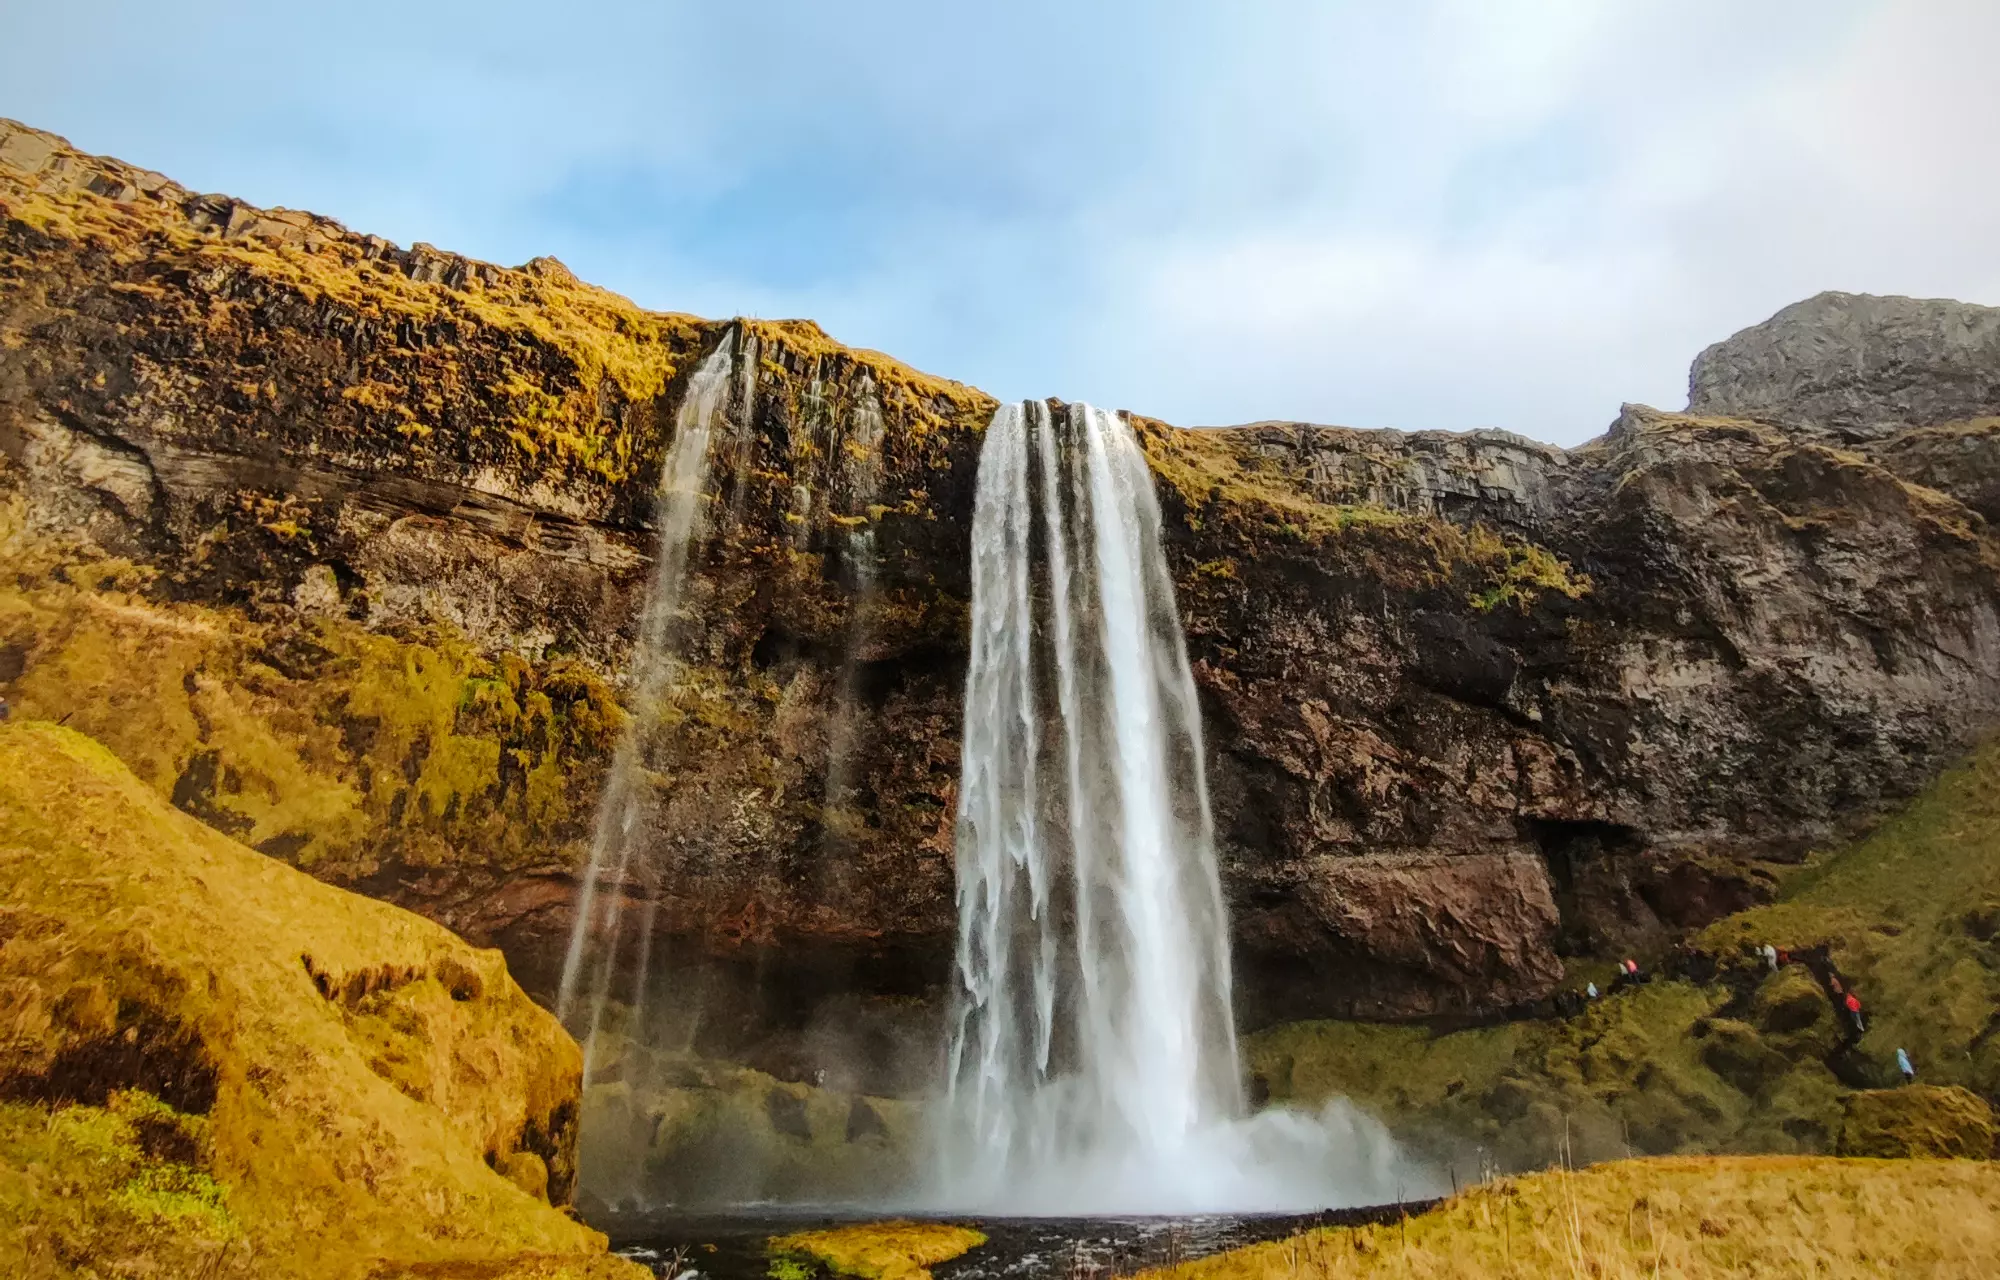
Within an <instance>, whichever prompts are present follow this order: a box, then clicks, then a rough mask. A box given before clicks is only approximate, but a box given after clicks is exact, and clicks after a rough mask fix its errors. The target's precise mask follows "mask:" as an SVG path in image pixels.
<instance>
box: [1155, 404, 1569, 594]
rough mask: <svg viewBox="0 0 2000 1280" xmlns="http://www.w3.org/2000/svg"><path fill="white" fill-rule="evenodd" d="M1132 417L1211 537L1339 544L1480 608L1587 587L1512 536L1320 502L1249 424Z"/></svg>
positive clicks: (1388, 573) (1323, 547)
mask: <svg viewBox="0 0 2000 1280" xmlns="http://www.w3.org/2000/svg"><path fill="white" fill-rule="evenodd" d="M1133 424H1134V427H1135V428H1136V429H1137V430H1138V432H1139V437H1140V440H1141V441H1142V442H1143V444H1144V445H1145V449H1146V456H1147V459H1148V461H1149V462H1150V463H1151V465H1152V468H1153V471H1154V473H1155V475H1157V476H1158V478H1159V479H1160V480H1161V481H1163V482H1164V483H1165V484H1166V485H1167V486H1168V487H1169V489H1170V490H1171V491H1172V492H1173V493H1174V494H1175V495H1176V496H1177V498H1178V500H1179V503H1180V505H1181V506H1182V508H1183V509H1184V510H1185V512H1186V516H1185V519H1186V521H1187V523H1188V524H1189V526H1190V527H1191V529H1193V530H1196V531H1206V532H1207V533H1208V534H1209V535H1210V536H1211V537H1214V536H1216V535H1221V536H1225V537H1227V536H1232V535H1233V536H1234V537H1235V538H1237V539H1240V540H1241V541H1242V542H1243V543H1245V544H1246V545H1248V546H1250V547H1252V548H1255V547H1260V546H1266V545H1272V544H1275V545H1276V546H1277V547H1279V548H1281V549H1282V548H1284V547H1286V546H1291V547H1295V548H1298V549H1301V550H1308V551H1313V552H1319V553H1322V554H1324V553H1329V552H1334V551H1337V552H1338V556H1330V557H1328V558H1335V559H1354V560H1358V561H1359V562H1360V563H1361V564H1363V565H1365V567H1366V570H1367V572H1368V573H1369V574H1370V576H1372V577H1374V578H1375V579H1377V580H1378V581H1380V582H1382V583H1383V584H1384V585H1387V586H1391V587H1398V588H1402V589H1425V588H1437V587H1448V588H1451V589H1454V590H1457V591H1459V592H1461V593H1462V594H1463V595H1464V598H1465V600H1466V602H1467V603H1468V604H1470V605H1471V606H1472V607H1473V608H1474V609H1476V610H1478V611H1480V612H1490V611H1491V610H1493V609H1496V608H1499V607H1500V606H1502V605H1508V606H1512V607H1514V608H1517V609H1519V610H1522V611H1524V612H1525V611H1526V610H1527V609H1529V608H1531V607H1532V606H1533V605H1534V603H1535V600H1536V599H1537V597H1539V596H1540V595H1541V594H1543V593H1544V592H1556V593H1558V594H1560V595H1563V596H1566V597H1568V598H1570V599H1572V600H1574V599H1578V598H1580V597H1582V596H1584V595H1587V594H1589V592H1590V590H1591V581H1590V579H1589V577H1588V576H1587V575H1584V574H1580V573H1577V572H1575V571H1574V570H1573V569H1572V568H1571V566H1570V564H1569V562H1568V561H1566V560H1564V559H1563V558H1562V557H1561V556H1559V555H1557V554H1555V553H1554V552H1552V551H1550V550H1549V549H1548V548H1546V547H1543V546H1541V545H1539V544H1537V543H1534V542H1531V541H1529V540H1527V539H1525V538H1523V537H1521V536H1520V535H1518V534H1514V533H1504V532H1501V531H1499V530H1496V529H1494V528H1492V527H1491V526H1490V525H1487V524H1484V523H1480V522H1476V521H1475V522H1473V523H1472V524H1470V525H1465V526H1462V525H1459V524H1456V523H1453V522H1452V521H1450V520H1446V519H1443V518H1441V517H1437V516H1431V515H1413V514H1410V513H1407V512H1402V511H1396V510H1392V509H1390V508H1388V507H1385V506H1382V505H1380V504H1379V503H1376V502H1372V501H1361V502H1333V501H1328V500H1326V497H1325V496H1322V495H1320V494H1317V493H1315V492H1314V490H1313V487H1312V483H1311V478H1310V476H1309V474H1308V472H1309V470H1310V469H1309V468H1308V467H1306V466H1304V465H1302V464H1295V463H1292V462H1290V461H1288V460H1286V459H1284V458H1272V457H1267V456H1265V455H1264V453H1262V452H1260V451H1259V447H1258V445H1259V441H1258V438H1257V436H1256V435H1255V434H1254V432H1253V430H1252V429H1251V428H1242V427H1225V428H1201V429H1193V430H1190V429H1183V428H1176V427H1172V426H1168V425H1167V424H1166V423H1163V422H1156V421H1154V420H1152V419H1147V418H1138V417H1134V418H1133ZM1218 563H1220V562H1216V561H1208V562H1205V564H1204V566H1203V567H1204V568H1206V567H1208V566H1210V565H1216V564H1218ZM1209 576H1211V577H1213V576H1233V575H1223V574H1216V573H1214V572H1213V571H1211V572H1210V574H1209Z"/></svg>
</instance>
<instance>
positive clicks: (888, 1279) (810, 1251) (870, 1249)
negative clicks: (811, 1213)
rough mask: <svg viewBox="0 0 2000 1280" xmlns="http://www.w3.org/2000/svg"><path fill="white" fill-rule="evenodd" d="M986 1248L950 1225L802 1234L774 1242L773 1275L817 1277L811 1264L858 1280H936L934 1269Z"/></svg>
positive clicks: (972, 1233)
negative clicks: (814, 1263) (969, 1252)
mask: <svg viewBox="0 0 2000 1280" xmlns="http://www.w3.org/2000/svg"><path fill="white" fill-rule="evenodd" d="M985 1243H986V1236H985V1233H983V1232H981V1231H978V1230H975V1229H974V1228H972V1227H964V1226H955V1225H953V1224H951V1223H945V1222H909V1221H902V1220H897V1221H891V1222H866V1223H858V1224H856V1225H854V1226H847V1227H835V1228H832V1229H831V1230H827V1231H801V1232H797V1233H795V1234H792V1235H787V1236H778V1237H775V1238H773V1239H772V1241H771V1257H772V1265H771V1275H772V1276H773V1277H776V1278H777V1280H791V1278H792V1277H793V1276H795V1275H799V1274H803V1275H810V1274H812V1268H811V1267H809V1266H807V1265H803V1263H804V1260H806V1259H810V1260H812V1261H814V1262H817V1263H819V1264H821V1265H822V1266H824V1267H825V1268H826V1270H828V1271H831V1272H832V1273H833V1274H834V1275H837V1276H853V1277H856V1280H930V1275H931V1273H930V1268H931V1267H934V1266H936V1265H937V1264H938V1263H940V1262H949V1261H950V1260H951V1259H953V1258H956V1257H958V1256H959V1255H960V1254H962V1253H964V1252H966V1251H967V1250H968V1249H976V1248H978V1247H979V1246H980V1245H982V1244H985Z"/></svg>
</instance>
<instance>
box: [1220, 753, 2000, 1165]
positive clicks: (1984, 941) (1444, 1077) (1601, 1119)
mask: <svg viewBox="0 0 2000 1280" xmlns="http://www.w3.org/2000/svg"><path fill="white" fill-rule="evenodd" d="M1766 942H1769V943H1771V944H1773V945H1775V946H1781V947H1785V948H1788V949H1794V950H1802V949H1806V948H1810V947H1817V946H1822V945H1823V946H1826V947H1827V948H1828V949H1829V952H1830V954H1831V956H1832V958H1833V960H1834V962H1835V963H1836V965H1837V966H1838V967H1839V969H1840V970H1841V971H1842V972H1844V973H1845V974H1846V975H1847V976H1848V979H1849V981H1850V982H1851V983H1852V985H1853V986H1854V988H1855V990H1857V991H1858V992H1859V993H1860V995H1861V997H1862V999H1863V1001H1864V1008H1865V1011H1866V1012H1867V1014H1868V1016H1869V1017H1870V1019H1871V1021H1870V1023H1869V1027H1868V1032H1867V1034H1866V1035H1865V1036H1864V1037H1862V1038H1861V1039H1860V1042H1859V1044H1858V1045H1855V1046H1849V1045H1848V1044H1847V1043H1846V1040H1847V1037H1846V1036H1845V1034H1844V1028H1843V1024H1842V1023H1841V1022H1840V1021H1839V1019H1838V1018H1837V1017H1836V1014H1835V1010H1834V1009H1833V1007H1832V1005H1831V1003H1830V1002H1829V1000H1828V998H1827V995H1826V993H1825V991H1824V990H1823V989H1822V988H1821V986H1820V984H1819V982H1818V981H1817V980H1816V979H1815V978H1813V977H1812V976H1811V975H1810V974H1809V973H1808V972H1807V971H1806V970H1805V969H1804V968H1803V967H1802V966H1789V967H1787V968H1786V969H1784V970H1781V971H1779V972H1778V973H1776V974H1768V975H1767V974H1766V973H1764V971H1763V969H1762V967H1761V964H1760V962H1759V961H1758V960H1757V959H1756V956H1755V954H1754V952H1755V948H1757V947H1759V946H1761V945H1763V944H1764V943H1766ZM1696 944H1697V946H1698V948H1699V949H1700V951H1701V952H1703V953H1707V954H1712V955H1713V956H1714V957H1715V958H1716V961H1717V963H1718V964H1719V966H1720V973H1719V975H1718V978H1717V980H1716V981H1715V982H1713V983H1710V984H1707V985H1704V984H1700V983H1696V982H1692V981H1673V980H1667V979H1664V978H1663V979H1658V980H1655V981H1653V982H1651V983H1649V984H1647V985H1644V986H1641V987H1637V988H1633V989H1628V990H1624V991H1618V992H1614V993H1611V994H1608V995H1606V996H1605V997H1604V998H1602V999H1600V1000H1598V1001H1595V1002H1593V1003H1592V1004H1590V1005H1589V1006H1588V1007H1587V1009H1586V1010H1585V1011H1584V1012H1583V1013H1582V1014H1581V1015H1579V1016H1577V1017H1574V1018H1567V1019H1549V1020H1529V1021H1520V1022H1513V1023H1507V1024H1502V1025H1498V1026H1492V1027H1481V1028H1474V1029H1470V1030H1461V1031H1453V1032H1448V1033H1442V1034H1440V1033H1434V1032H1432V1031H1430V1030H1428V1029H1426V1028H1423V1027H1415V1026H1385V1025H1370V1024H1363V1023H1344V1022H1313V1023H1296V1024H1291V1025H1287V1026H1281V1027H1276V1028H1272V1029H1270V1030H1267V1031H1264V1032H1261V1033H1259V1034H1257V1035H1255V1036H1252V1037H1250V1038H1249V1039H1248V1041H1247V1043H1246V1053H1247V1057H1248V1061H1249V1066H1250V1069H1251V1070H1252V1071H1253V1072H1254V1073H1256V1074H1257V1075H1258V1076H1260V1077H1262V1078H1263V1079H1264V1081H1265V1082H1266V1083H1267V1084H1268V1085H1269V1087H1270V1089H1271V1094H1272V1096H1273V1097H1274V1098H1275V1099H1278V1100H1295V1101H1299V1102H1303V1103H1308V1104H1312V1103H1317V1102H1319V1101H1320V1100H1322V1099H1324V1098H1325V1097H1328V1096H1331V1095H1334V1094H1345V1095H1347V1096H1349V1097H1352V1098H1353V1099H1355V1100H1356V1101H1357V1102H1359V1103H1361V1104H1362V1105H1364V1106H1366V1107H1369V1108H1371V1109H1372V1110H1374V1111H1376V1112H1377V1113H1378V1114H1379V1115H1380V1116H1381V1117H1382V1118H1383V1119H1384V1120H1385V1121H1387V1122H1388V1123H1390V1125H1391V1126H1392V1127H1394V1128H1396V1129H1397V1130H1398V1131H1399V1132H1401V1133H1403V1134H1404V1135H1405V1136H1407V1137H1410V1138H1412V1139H1413V1140H1415V1141H1417V1142H1419V1143H1420V1144H1421V1145H1424V1146H1426V1147H1427V1148H1429V1149H1430V1150H1431V1151H1432V1152H1433V1153H1434V1154H1436V1155H1438V1156H1439V1157H1440V1158H1444V1159H1448V1160H1450V1161H1452V1162H1453V1163H1454V1164H1455V1165H1456V1166H1457V1167H1459V1168H1461V1169H1472V1168H1476V1167H1478V1166H1482V1165H1484V1164H1488V1163H1490V1164H1492V1165H1495V1166H1497V1167H1499V1168H1503V1169H1507V1168H1516V1169H1518V1168H1534V1167H1538V1166H1542V1165H1546V1164H1548V1163H1550V1162H1551V1161H1553V1160H1555V1159H1557V1158H1558V1156H1559V1155H1560V1154H1561V1152H1562V1151H1563V1150H1564V1148H1565V1144H1566V1145H1567V1149H1568V1150H1569V1152H1570V1153H1571V1154H1572V1155H1573V1156H1574V1157H1575V1158H1577V1159H1581V1160H1606V1159H1614V1158H1617V1157H1620V1156H1624V1155H1630V1154H1642V1155H1646V1154H1656V1155H1664V1154H1673V1153H1697V1152H1746V1153H1747V1152H1779V1153H1816V1152H1821V1153H1833V1152H1835V1151H1842V1150H1856V1151H1862V1152H1869V1153H1888V1152H1890V1151H1895V1150H1901V1151H1910V1152H1926V1151H1935V1150H1937V1145H1936V1143H1937V1139H1936V1137H1935V1135H1936V1134H1937V1133H1939V1132H1943V1131H1950V1132H1952V1133H1959V1134H1963V1133H1967V1132H1974V1131H1977V1130H1978V1127H1979V1125H1980V1123H1982V1122H1983V1123H1986V1124H1989V1125H1990V1124H1991V1112H1990V1110H1988V1107H1987V1101H1984V1100H1982V1099H1986V1100H1990V1099H1991V1098H1992V1097H1993V1096H1994V1095H1995V1093H1996V1092H2000V1046H1996V1045H1995V1044H1994V1043H1993V1036H1992V1031H1993V1029H1994V1028H1995V1026H1996V1025H2000V1013H1996V1010H2000V743H1992V744H1988V745H1987V746H1985V747H1983V748H1982V749H1980V750H1979V751H1976V752H1974V753H1973V754H1972V755H1971V756H1970V757H1969V758H1968V759H1967V760H1966V761H1964V762H1963V763H1962V764H1960V765H1959V766H1957V767H1956V768H1954V769H1952V770H1950V771H1948V772H1947V773H1946V774H1945V775H1944V776H1943V777H1941V778H1940V779H1939V780H1938V782H1937V783H1936V784H1935V785H1934V786H1933V787H1931V788H1930V789H1929V790H1928V791H1926V792H1925V793H1924V794H1923V795H1922V796H1920V797H1918V798H1917V799H1916V800H1915V801H1914V802H1912V803H1911V804H1910V805H1909V806H1908V807H1907V808H1906V809H1905V810H1904V811H1903V812H1901V813H1899V814H1897V815H1896V816H1894V817H1892V818H1890V819H1889V820H1888V821H1886V822H1884V823H1883V824H1882V825H1881V826H1880V827H1879V828H1878V829H1877V830H1876V831H1875V832H1874V833H1872V834H1871V835H1869V836H1868V837H1867V838H1865V839H1863V840H1860V841H1858V842H1856V843H1855V844H1853V845H1851V846H1848V847H1846V848H1844V849H1841V850H1838V851H1836V852H1833V853H1830V854H1828V855H1825V856H1823V857H1821V858H1819V859H1817V860H1815V861H1813V862H1811V863H1810V864H1809V865H1808V866H1807V867H1805V868H1804V869H1803V870H1802V871H1801V872H1799V873H1798V874H1796V875H1795V877H1794V878H1793V879H1792V880H1791V881H1789V882H1788V883H1787V884H1785V885H1784V886H1783V887H1782V888H1781V890H1780V893H1779V897H1778V900H1777V901H1776V902H1775V903H1773V904H1771V905H1769V906H1765V907H1758V908H1754V909H1752V910H1750V911H1746V912H1743V913H1741V914H1739V915H1736V916H1732V917H1730V918H1728V919H1726V920H1724V921H1722V922H1720V923H1718V924H1716V925H1714V926H1713V927H1711V928H1710V929H1708V930H1707V931H1706V932H1705V933H1704V934H1702V935H1701V936H1700V937H1699V938H1697V939H1696ZM1579 981H1580V979H1579ZM1599 981H1600V982H1601V981H1602V978H1601V977H1600V978H1599ZM1898 1047H1902V1048H1906V1049H1907V1050H1908V1051H1909V1052H1910V1054H1911V1055H1912V1057H1913V1058H1914V1059H1915V1060H1916V1062H1917V1063H1918V1070H1919V1072H1920V1074H1921V1077H1922V1079H1923V1080H1925V1081H1927V1082H1935V1083H1938V1084H1948V1085H1962V1086H1964V1087H1965V1089H1967V1090H1970V1092H1969V1093H1959V1092H1954V1093H1951V1094H1945V1093H1942V1092H1939V1093H1935V1094H1933V1093H1928V1092H1925V1091H1921V1090H1920V1091H1916V1092H1913V1093H1910V1094H1909V1095H1908V1097H1907V1098H1906V1099H1904V1101H1903V1102H1901V1103H1896V1104H1893V1105H1890V1104H1881V1103H1875V1102H1871V1101H1869V1098H1870V1097H1871V1091H1870V1090H1869V1089H1868V1086H1874V1087H1876V1088H1888V1087H1890V1086H1894V1085H1896V1084H1898V1083H1900V1077H1899V1076H1898V1074H1897V1071H1896V1068H1895V1062H1894V1055H1895V1050H1896V1049H1897V1048H1898ZM1975 1095H1979V1096H1975ZM1857 1107H1859V1108H1860V1109H1861V1111H1862V1113H1863V1116H1864V1119H1862V1120H1860V1121H1856V1120H1855V1119H1854V1118H1853V1117H1854V1114H1855V1109H1856V1108H1857ZM1904 1112H1909V1113H1910V1114H1903V1113H1904ZM1961 1113H1964V1114H1961ZM1872 1116H1883V1117H1887V1119H1884V1120H1883V1121H1882V1122H1881V1124H1880V1125H1877V1124H1876V1123H1875V1122H1874V1121H1873V1120H1869V1119H1867V1118H1866V1117H1872ZM1857 1125H1859V1126H1860V1128H1859V1129H1857ZM1860 1129H1867V1130H1869V1136H1868V1137H1866V1138H1861V1137H1848V1136H1847V1135H1849V1134H1858V1133H1859V1132H1860ZM1889 1130H1895V1132H1889ZM1899 1135H1900V1136H1899ZM1969 1140H1970V1139H1959V1140H1958V1141H1960V1142H1961V1144H1962V1143H1963V1142H1964V1141H1969ZM1990 1141H1991V1139H1990V1137H1989V1139H1988V1142H1989V1145H1990ZM1898 1144H1900V1145H1898Z"/></svg>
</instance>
